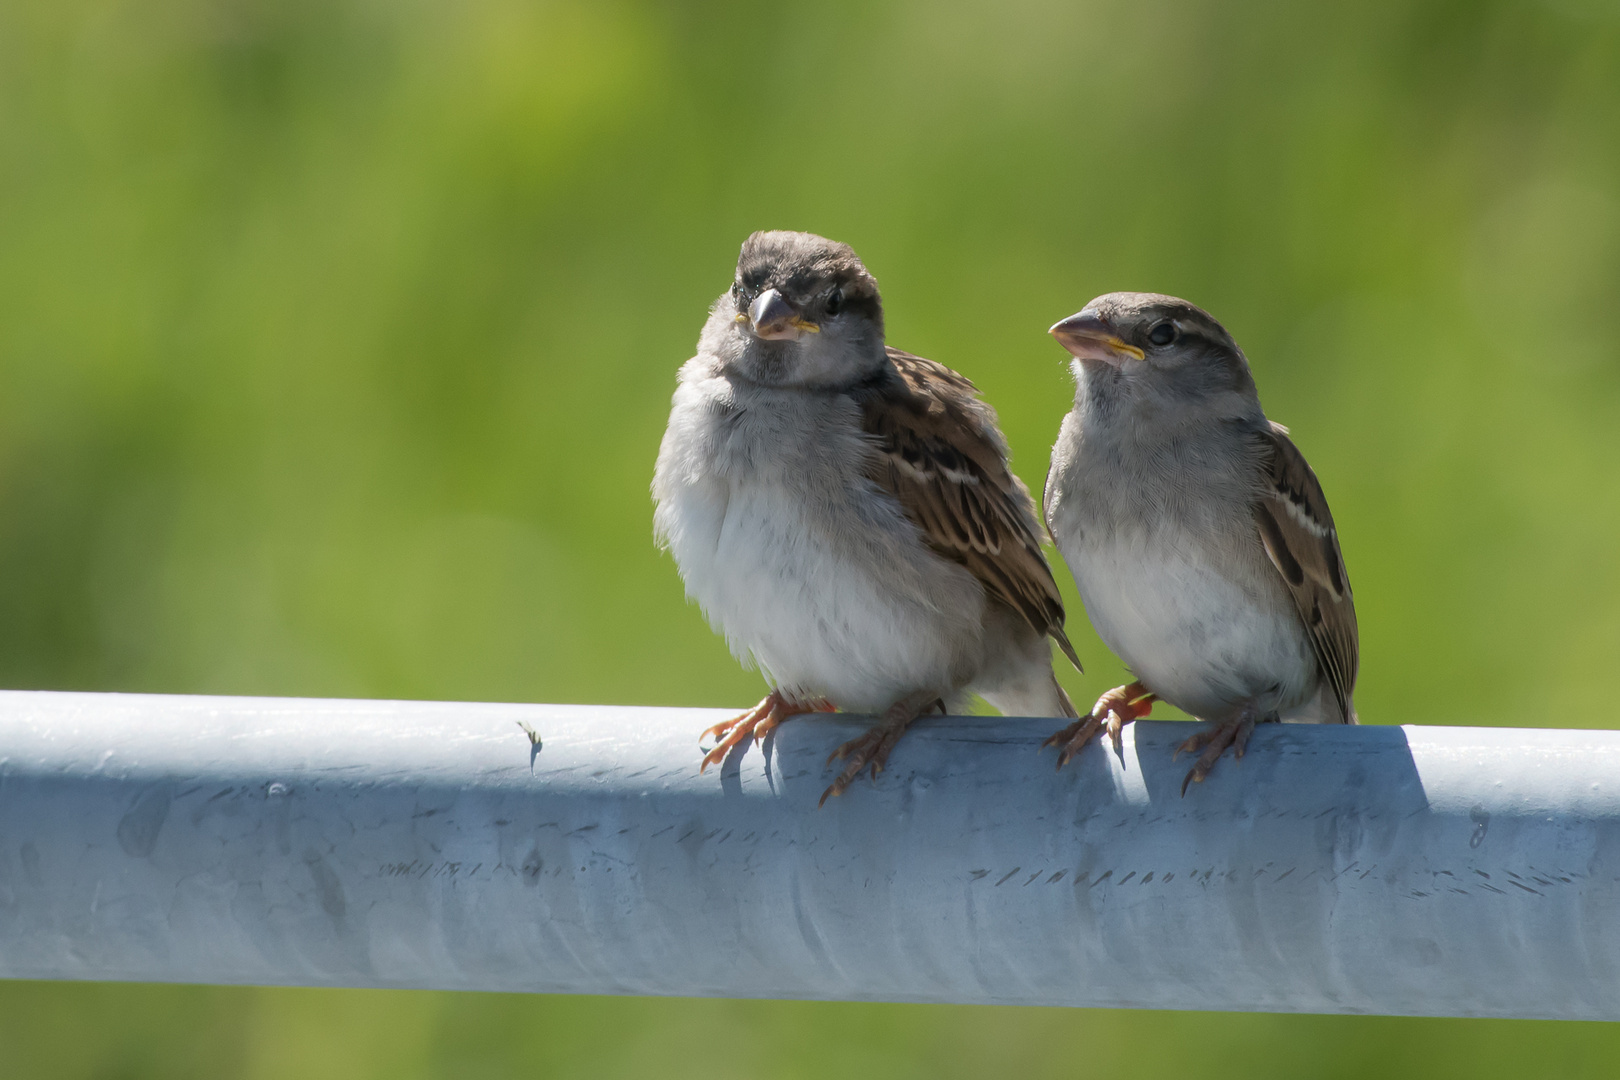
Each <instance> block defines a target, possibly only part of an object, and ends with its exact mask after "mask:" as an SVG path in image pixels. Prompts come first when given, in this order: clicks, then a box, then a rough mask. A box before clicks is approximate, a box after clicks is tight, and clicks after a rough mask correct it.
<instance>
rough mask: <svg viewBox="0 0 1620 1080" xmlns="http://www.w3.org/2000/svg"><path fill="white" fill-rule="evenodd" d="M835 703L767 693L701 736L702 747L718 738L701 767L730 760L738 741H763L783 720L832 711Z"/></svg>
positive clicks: (705, 755)
mask: <svg viewBox="0 0 1620 1080" xmlns="http://www.w3.org/2000/svg"><path fill="white" fill-rule="evenodd" d="M832 711H833V705H832V703H831V702H829V701H827V700H826V699H825V698H812V699H811V700H809V701H789V700H788V699H787V698H786V697H784V696H783V695H782V694H781V692H780V691H776V690H772V691H771V692H770V693H769V694H766V695H765V698H764V700H763V701H761V702H760V703H759V704H758V705H755V706H754V707H753V708H752V709H749V710H748V711H746V712H742V713H738V714H737V715H736V716H733V717H732V718H731V719H730V720H722V721H720V723H718V724H715V725H714V726H713V727H711V728H709V729H707V730H706V731H704V732H703V734H701V735H699V736H698V749H700V750H701V749H703V740H704V739H707V738H711V737H712V738H715V739H718V740H720V741H719V742H717V743H715V745H714V748H713V749H712V750H708V751H706V752H705V753H704V755H703V763H702V764H701V765H699V766H698V772H699V773H702V772H704V771H705V770H706V769H708V767H709V766H710V765H718V764H720V763H721V762H722V761H724V760H725V759H726V755H727V754H729V753H730V752H731V748H732V747H734V746H736V745H737V744H738V743H742V742H746V741H748V738H749V737H750V736H752V737H753V740H754V742H755V743H759V742H763V741H764V739H765V736H767V735H769V734H770V733H771V732H772V731H775V730H776V728H777V727H778V726H780V725H781V723H782V721H784V720H786V719H788V718H789V717H792V716H798V715H800V714H801V713H807V712H832Z"/></svg>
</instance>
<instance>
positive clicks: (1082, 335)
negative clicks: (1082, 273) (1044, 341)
mask: <svg viewBox="0 0 1620 1080" xmlns="http://www.w3.org/2000/svg"><path fill="white" fill-rule="evenodd" d="M1048 332H1049V333H1050V334H1051V335H1052V336H1053V337H1055V338H1057V339H1058V344H1059V345H1062V346H1063V347H1064V348H1065V349H1068V350H1069V352H1070V353H1072V354H1073V355H1074V358H1075V359H1076V360H1101V361H1102V362H1103V363H1105V364H1113V365H1114V366H1115V367H1118V366H1119V365H1120V364H1123V363H1124V362H1125V359H1126V358H1127V357H1130V358H1132V359H1136V360H1140V359H1142V356H1143V353H1142V350H1141V349H1138V348H1137V347H1136V346H1135V345H1127V344H1125V342H1123V341H1121V340H1120V339H1119V335H1118V334H1116V333H1114V328H1113V327H1112V326H1109V325H1108V323H1107V322H1105V321H1103V320H1102V319H1100V318H1098V317H1097V316H1095V315H1092V314H1090V313H1088V312H1084V311H1082V312H1080V314H1078V315H1070V316H1069V317H1068V318H1067V319H1064V320H1063V321H1062V322H1060V323H1057V324H1056V325H1054V326H1053V327H1052V329H1051V330H1050V331H1048Z"/></svg>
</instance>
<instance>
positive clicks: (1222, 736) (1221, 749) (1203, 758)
mask: <svg viewBox="0 0 1620 1080" xmlns="http://www.w3.org/2000/svg"><path fill="white" fill-rule="evenodd" d="M1276 717H1277V714H1276V713H1272V714H1271V715H1270V716H1268V717H1266V719H1267V720H1275V719H1276ZM1255 720H1256V717H1255V712H1254V710H1253V709H1250V708H1245V709H1244V710H1243V711H1242V712H1240V713H1238V714H1237V715H1236V716H1234V717H1232V719H1230V720H1223V721H1221V722H1220V723H1219V724H1216V725H1215V726H1214V727H1212V728H1210V729H1209V730H1208V731H1200V732H1199V733H1198V734H1196V735H1193V736H1191V737H1190V738H1188V739H1187V741H1186V742H1184V743H1182V744H1181V745H1180V746H1178V747H1176V753H1175V757H1180V756H1181V755H1182V752H1183V751H1185V752H1186V753H1189V754H1198V751H1200V750H1202V751H1203V753H1201V754H1198V760H1197V761H1195V762H1194V763H1193V767H1192V769H1191V770H1190V771H1189V772H1188V773H1187V776H1186V779H1184V780H1182V781H1181V793H1182V794H1183V795H1186V794H1187V785H1189V784H1202V783H1203V782H1204V777H1206V776H1208V775H1209V770H1210V769H1212V768H1214V767H1215V762H1217V761H1219V760H1220V757H1221V755H1222V754H1224V753H1226V748H1227V747H1231V748H1232V756H1233V757H1234V758H1241V757H1242V756H1243V750H1244V748H1245V747H1247V746H1248V745H1249V736H1250V735H1253V734H1254V725H1255ZM1171 760H1172V761H1173V760H1175V758H1171Z"/></svg>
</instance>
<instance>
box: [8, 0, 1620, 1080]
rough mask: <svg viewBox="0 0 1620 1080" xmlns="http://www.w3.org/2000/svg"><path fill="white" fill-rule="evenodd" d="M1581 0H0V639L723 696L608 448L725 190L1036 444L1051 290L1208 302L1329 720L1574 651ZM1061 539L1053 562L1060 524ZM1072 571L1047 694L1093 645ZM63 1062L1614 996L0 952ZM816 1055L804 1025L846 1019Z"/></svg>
mask: <svg viewBox="0 0 1620 1080" xmlns="http://www.w3.org/2000/svg"><path fill="white" fill-rule="evenodd" d="M1616 70H1620V12H1617V10H1616V9H1615V7H1614V5H1613V4H1612V3H1610V2H1607V0H1547V2H1544V3H1533V2H1530V0H1513V2H1508V0H1500V2H1482V3H1475V4H1467V5H1463V4H1456V3H1447V2H1441V0H1434V2H1429V3H1392V2H1387V0H1385V2H1376V0H1375V2H1371V3H1361V4H1353V5H1350V4H1347V5H1316V4H1290V3H1283V2H1280V0H1278V2H1266V0H1259V2H1251V3H1246V4H1241V5H1234V4H1222V3H1217V2H1214V0H1148V2H1127V0H1103V2H1094V3H1087V4H1061V3H1056V2H1050V0H1013V2H1010V3H1006V4H1001V5H966V4H955V3H945V2H935V3H920V2H909V3H883V4H835V5H827V6H818V7H816V8H814V9H811V8H807V7H805V6H802V5H788V6H779V7H771V6H768V5H767V6H762V5H749V4H722V3H718V2H713V0H709V2H696V3H687V4H674V3H663V4H658V3H651V2H645V3H630V2H624V3H614V2H605V0H598V2H594V3H585V2H556V3H519V2H517V0H459V2H455V3H450V2H446V0H406V2H402V3H393V4H384V3H378V2H376V0H341V2H334V3H327V4H316V3H312V2H308V0H280V2H272V0H148V2H146V3H140V4H137V3H133V2H127V0H49V2H47V0H13V2H11V3H8V4H5V5H3V6H0V684H3V685H7V686H14V687H41V688H79V689H100V690H143V691H181V692H218V693H240V694H255V693H263V694H304V695H353V696H377V697H430V698H470V699H484V700H501V699H517V700H544V701H596V702H623V703H661V704H706V705H742V704H744V703H746V702H749V701H751V700H752V699H753V698H755V697H756V696H757V695H758V693H759V687H760V683H759V681H758V677H757V676H755V675H753V674H751V673H747V672H744V671H742V670H741V669H740V668H739V667H738V666H737V665H736V664H735V663H734V662H733V661H732V660H731V658H730V657H729V655H728V654H727V653H726V650H725V647H724V645H723V643H722V642H721V641H720V640H719V639H717V638H716V637H714V636H713V635H712V634H711V633H710V632H709V630H708V628H707V627H706V626H705V625H704V623H703V620H702V618H701V616H700V615H699V613H698V612H697V611H696V610H695V609H693V608H691V607H689V606H688V605H686V604H685V602H684V600H683V597H682V593H681V588H680V583H679V580H678V578H677V577H676V574H675V572H674V569H673V567H672V565H671V564H670V563H669V561H668V560H667V559H666V558H664V557H662V556H660V555H659V554H658V553H657V552H656V551H655V550H654V549H653V547H652V543H651V505H650V502H649V500H648V497H647V482H648V480H649V478H650V474H651V468H652V460H653V456H654V454H655V452H656V448H657V445H658V440H659V437H660V435H661V433H662V429H663V421H664V416H665V412H666V409H667V407H668V400H669V394H670V391H671V389H672V386H673V377H674V370H675V368H676V366H677V365H678V364H679V363H680V362H681V361H682V360H683V359H685V357H686V356H688V355H689V354H690V351H691V348H692V344H693V342H694V340H695V339H696V335H697V330H698V327H699V325H700V324H701V321H702V317H703V311H704V307H705V305H706V304H708V303H709V302H710V301H711V300H712V299H713V297H714V296H716V295H718V294H719V293H720V291H721V290H722V289H723V288H724V287H725V286H726V284H727V281H728V278H729V274H730V267H731V263H732V260H733V258H734V256H735V252H736V248H737V245H738V244H739V243H740V241H741V240H742V238H743V237H744V236H745V235H746V234H747V233H748V232H749V231H750V230H752V229H755V228H763V227H777V228H784V227H785V228H803V229H811V230H814V231H818V232H822V233H825V234H827V235H830V236H834V237H837V238H840V239H843V240H847V241H849V242H850V243H852V244H854V245H855V247H856V249H857V250H858V251H860V252H861V254H862V255H863V257H865V259H866V260H867V262H868V264H869V265H870V266H871V268H872V269H873V271H874V272H875V273H876V274H877V276H878V279H879V280H880V281H881V282H882V284H883V286H884V289H885V297H886V301H887V304H888V308H889V325H890V331H891V339H892V340H893V342H894V343H895V344H897V345H900V346H901V347H904V348H906V349H910V350H912V351H916V352H921V353H923V354H925V355H929V356H933V357H936V358H938V359H940V360H942V361H944V362H946V363H948V364H950V365H952V366H953V367H956V368H958V369H959V370H961V371H963V372H964V373H965V374H967V375H969V376H970V377H972V378H973V379H975V380H976V381H977V382H978V384H979V385H980V387H981V388H982V389H983V390H984V391H985V393H986V395H987V397H988V398H989V399H990V400H991V401H992V402H993V403H994V404H995V405H996V406H997V408H998V409H999V410H1000V413H1001V417H1002V420H1003V422H1004V425H1005V428H1006V431H1007V434H1008V436H1009V438H1010V440H1011V442H1012V444H1013V446H1014V448H1015V451H1016V453H1017V458H1016V464H1017V466H1018V467H1019V469H1020V471H1021V472H1022V474H1023V475H1024V477H1025V479H1026V480H1028V481H1029V482H1030V484H1031V486H1032V487H1034V488H1037V489H1038V488H1039V486H1040V481H1041V477H1042V474H1043V471H1044V468H1045V464H1046V448H1047V447H1048V446H1049V445H1050V443H1051V440H1052V438H1053V435H1054V434H1055V431H1056V427H1057V422H1058V418H1059V417H1060V416H1061V415H1062V413H1063V412H1064V411H1065V409H1066V408H1067V406H1068V397H1069V383H1068V376H1067V373H1066V370H1065V367H1064V364H1063V362H1062V361H1063V360H1064V359H1065V357H1064V355H1063V353H1062V351H1061V350H1060V349H1058V348H1057V346H1055V345H1054V344H1053V343H1052V342H1051V341H1050V340H1049V339H1048V338H1047V337H1046V335H1045V333H1044V331H1045V327H1046V326H1047V325H1049V324H1050V323H1052V322H1053V321H1055V320H1056V319H1058V318H1060V317H1062V316H1064V315H1067V314H1069V313H1071V312H1073V311H1075V310H1077V309H1078V308H1079V307H1080V306H1081V305H1082V304H1083V303H1084V302H1085V301H1086V300H1088V299H1089V298H1090V297H1091V296H1093V295H1095V294H1097V293H1100V292H1103V291H1107V290H1111V289H1119V288H1134V289H1152V290H1156V291H1164V292H1172V293H1177V294H1180V295H1183V296H1186V297H1188V298H1190V299H1193V300H1195V301H1197V302H1199V303H1201V304H1203V305H1204V306H1206V307H1208V308H1209V309H1210V310H1212V311H1213V312H1214V313H1215V314H1216V315H1217V316H1218V317H1219V318H1221V319H1222V320H1223V321H1224V322H1225V323H1226V324H1227V326H1228V327H1230V328H1231V329H1232V330H1233V332H1234V333H1235V334H1236V335H1237V337H1238V340H1239V341H1240V342H1242V343H1243V344H1244V346H1245V348H1246V349H1247V351H1248V353H1249V355H1250V358H1251V360H1252V362H1253V364H1254V367H1255V371H1256V374H1257V377H1258V379H1259V381H1260V385H1261V390H1262V393H1263V395H1264V399H1265V402H1266V404H1267V407H1268V410H1269V412H1270V413H1271V415H1272V416H1273V417H1274V418H1276V419H1278V420H1281V421H1282V422H1284V423H1287V424H1289V425H1290V426H1291V427H1292V428H1293V429H1294V432H1295V435H1296V438H1297V440H1298V442H1299V443H1300V445H1301V446H1302V447H1303V448H1304V450H1305V451H1306V453H1307V454H1308V455H1309V456H1310V458H1311V461H1312V463H1313V464H1314V465H1315V466H1316V469H1317V471H1318V473H1319V474H1320V475H1321V477H1322V480H1323V482H1324V484H1325V486H1326V488H1327V491H1328V493H1329V496H1330V497H1331V499H1332V502H1333V508H1334V512H1335V514H1336V516H1337V517H1338V519H1339V522H1340V525H1341V529H1342V533H1343V539H1344V548H1345V554H1346V557H1347V560H1348V563H1349V566H1350V570H1351V574H1352V577H1353V579H1354V582H1355V585H1356V592H1357V599H1358V608H1359V610H1360V614H1361V629H1362V640H1363V660H1364V666H1363V678H1362V683H1361V687H1360V692H1359V693H1358V695H1357V700H1358V704H1359V706H1360V709H1361V714H1362V716H1363V718H1364V719H1365V720H1366V721H1368V722H1374V723H1399V722H1422V723H1467V724H1514V725H1527V726H1540V725H1561V726H1570V725H1584V724H1593V725H1604V724H1611V723H1613V716H1612V715H1611V713H1610V712H1609V710H1611V709H1612V707H1613V702H1614V701H1615V700H1616V698H1617V697H1620V663H1616V656H1617V655H1620V557H1617V553H1616V544H1615V539H1614V538H1615V536H1616V534H1617V533H1620V483H1617V482H1616V479H1615V478H1616V476H1620V438H1617V437H1616V424H1617V421H1616V417H1617V413H1620V347H1617V345H1616V342H1617V341H1620V302H1617V299H1620V128H1617V127H1616V125H1615V123H1614V117H1615V116H1616V115H1620V84H1617V83H1616V81H1615V79H1614V73H1615V71H1616ZM1060 576H1062V575H1060ZM1068 595H1069V597H1070V601H1071V606H1070V611H1071V614H1070V620H1071V636H1072V637H1073V638H1074V641H1075V644H1076V646H1077V648H1079V650H1080V651H1081V654H1082V655H1083V656H1084V657H1085V659H1086V660H1087V672H1088V674H1087V675H1086V676H1084V677H1075V678H1072V679H1069V680H1068V681H1069V685H1070V689H1071V691H1072V692H1073V693H1074V694H1075V696H1076V698H1077V699H1086V700H1089V699H1090V698H1091V697H1093V696H1095V695H1096V694H1097V693H1099V692H1100V691H1101V690H1103V689H1105V688H1107V687H1108V686H1110V685H1112V684H1113V683H1115V682H1116V681H1118V678H1119V675H1120V673H1121V672H1120V668H1119V666H1118V664H1117V662H1115V661H1113V660H1112V658H1110V657H1108V655H1107V653H1106V651H1105V650H1104V649H1103V647H1102V645H1101V643H1100V642H1099V641H1097V640H1096V638H1095V637H1094V636H1093V635H1091V634H1090V633H1089V631H1087V630H1086V628H1085V622H1084V615H1083V613H1082V612H1081V611H1080V608H1079V605H1078V602H1076V601H1074V599H1073V593H1072V590H1071V591H1070V592H1069V593H1068ZM0 1044H3V1045H4V1047H5V1051H4V1055H5V1058H6V1060H7V1063H8V1064H7V1072H8V1073H9V1072H11V1071H12V1070H14V1069H15V1070H17V1072H16V1074H17V1075H28V1076H53V1075H54V1076H63V1077H87V1078H88V1077H106V1078H112V1077H118V1078H123V1077H129V1078H135V1077H192V1076H198V1077H200V1076H227V1075H228V1076H247V1077H252V1076H259V1075H266V1076H268V1075H294V1076H309V1077H322V1076H343V1077H347V1078H359V1077H365V1076H371V1075H377V1076H382V1075H388V1076H390V1077H401V1078H405V1077H415V1076H422V1077H430V1076H431V1077H439V1076H446V1077H451V1076H453V1077H462V1076H467V1077H479V1076H517V1075H524V1076H526V1075H560V1076H562V1075H601V1074H605V1073H606V1074H611V1073H614V1072H618V1073H624V1074H648V1073H656V1074H658V1075H666V1076H679V1075H703V1076H725V1075H736V1076H767V1075H771V1076H774V1075H781V1076H799V1075H804V1076H811V1075H827V1074H829V1073H837V1072H839V1071H841V1070H842V1071H848V1070H849V1069H851V1068H854V1069H855V1070H856V1071H858V1072H863V1073H864V1072H878V1071H881V1072H884V1073H886V1074H889V1075H893V1076H897V1077H903V1076H912V1075H915V1076H937V1075H983V1074H986V1073H990V1072H1002V1071H1007V1072H1018V1073H1024V1074H1030V1075H1071V1074H1075V1073H1082V1074H1083V1073H1089V1072H1095V1073H1097V1074H1100V1075H1101V1074H1106V1075H1116V1076H1117V1075H1144V1076H1145V1075H1156V1074H1158V1073H1161V1072H1168V1071H1172V1070H1177V1071H1179V1070H1183V1069H1187V1070H1190V1071H1194V1072H1198V1073H1208V1074H1210V1075H1227V1074H1230V1075H1244V1076H1253V1075H1277V1076H1297V1075H1311V1076H1354V1075H1363V1074H1366V1073H1370V1072H1380V1073H1388V1074H1391V1075H1394V1074H1402V1075H1404V1074H1411V1075H1432V1074H1435V1073H1439V1072H1458V1071H1462V1070H1463V1069H1465V1068H1466V1069H1467V1070H1468V1071H1470V1072H1471V1073H1472V1074H1474V1075H1478V1076H1493V1075H1514V1074H1524V1073H1528V1072H1535V1073H1544V1072H1547V1071H1557V1072H1558V1073H1559V1074H1560V1075H1567V1076H1575V1075H1594V1076H1595V1075H1601V1074H1604V1073H1606V1072H1607V1071H1608V1070H1607V1067H1605V1066H1602V1065H1601V1064H1600V1063H1601V1062H1603V1061H1610V1062H1612V1061H1613V1060H1614V1059H1615V1057H1616V1051H1617V1050H1620V1046H1617V1045H1616V1037H1615V1036H1614V1035H1612V1034H1611V1029H1609V1028H1606V1027H1597V1026H1584V1025H1552V1024H1500V1023H1482V1022H1474V1023H1468V1022H1441V1021H1406V1020H1376V1019H1326V1018H1302V1017H1266V1016H1175V1017H1172V1016H1165V1015H1152V1014H1109V1013H1071V1012H1061V1011H1047V1010H992V1009H947V1008H937V1007H924V1006H862V1005H811V1004H788V1003H744V1002H687V1001H636V1000H618V999H595V998H592V999H561V998H515V997H495V996H481V995H472V996H450V995H433V994H388V993H349V992H344V993H339V992H318V991H307V992H298V991H257V990H232V989H218V988H215V989H209V988H158V987H133V986H68V985H61V986H49V985H40V984H19V983H13V984H6V985H0ZM852 1063H853V1064H852Z"/></svg>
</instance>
